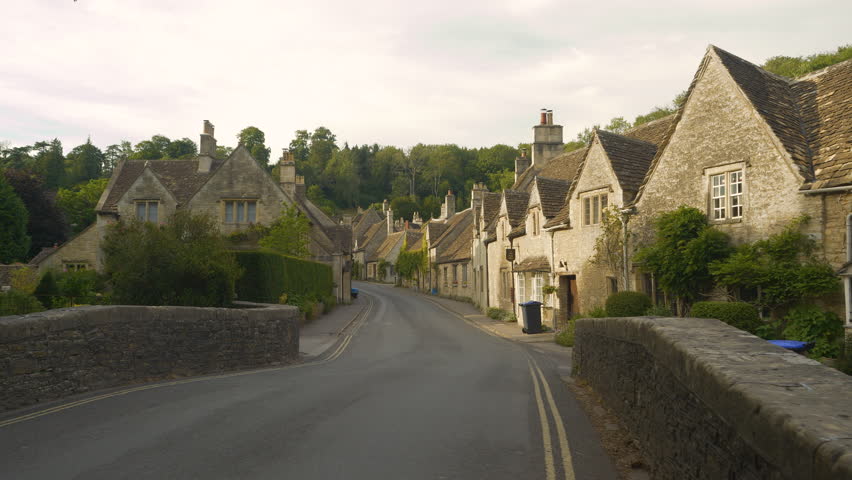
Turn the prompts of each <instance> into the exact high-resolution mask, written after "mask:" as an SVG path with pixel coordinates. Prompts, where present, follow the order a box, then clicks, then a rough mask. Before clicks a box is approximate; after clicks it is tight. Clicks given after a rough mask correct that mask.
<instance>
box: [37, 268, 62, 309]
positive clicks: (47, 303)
mask: <svg viewBox="0 0 852 480" xmlns="http://www.w3.org/2000/svg"><path fill="white" fill-rule="evenodd" d="M33 295H35V296H36V298H37V299H38V300H39V301H40V302H41V304H42V305H44V308H53V300H54V298H56V297H58V296H59V286H58V285H57V284H56V275H54V273H53V272H52V271H50V270H48V271H47V272H45V274H44V275H42V276H41V280H40V281H39V282H38V286H37V287H36V289H35V292H33Z"/></svg>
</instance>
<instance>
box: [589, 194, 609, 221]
mask: <svg viewBox="0 0 852 480" xmlns="http://www.w3.org/2000/svg"><path fill="white" fill-rule="evenodd" d="M608 201H609V198H608V196H607V194H606V193H601V194H599V195H591V196H588V197H585V198H584V199H583V225H597V224H599V223H601V219H602V218H603V211H604V210H605V209H606V207H607V204H608V203H607V202H608Z"/></svg>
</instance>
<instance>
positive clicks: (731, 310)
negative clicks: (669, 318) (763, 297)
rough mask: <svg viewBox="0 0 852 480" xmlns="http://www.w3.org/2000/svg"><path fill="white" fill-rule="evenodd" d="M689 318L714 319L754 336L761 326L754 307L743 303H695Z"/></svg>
mask: <svg viewBox="0 0 852 480" xmlns="http://www.w3.org/2000/svg"><path fill="white" fill-rule="evenodd" d="M689 316H690V317H696V318H715V319H716V320H721V321H723V322H725V323H727V324H728V325H730V326H732V327H736V328H739V329H740V330H745V331H747V332H749V333H753V334H755V335H756V334H757V331H758V328H760V327H761V326H762V325H763V322H762V321H761V320H760V317H759V316H758V314H757V309H756V308H754V305H751V304H750V303H745V302H695V303H694V304H692V310H691V311H690V312H689Z"/></svg>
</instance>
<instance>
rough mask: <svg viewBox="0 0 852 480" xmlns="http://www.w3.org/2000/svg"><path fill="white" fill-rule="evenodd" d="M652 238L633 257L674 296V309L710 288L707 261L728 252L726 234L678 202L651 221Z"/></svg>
mask: <svg viewBox="0 0 852 480" xmlns="http://www.w3.org/2000/svg"><path fill="white" fill-rule="evenodd" d="M655 237H656V238H655V241H654V243H652V244H651V245H648V246H646V247H645V248H643V249H641V250H640V251H639V252H638V253H637V255H636V257H635V261H636V263H638V264H639V265H641V268H642V270H644V271H647V272H651V273H653V274H654V277H655V278H656V279H657V283H658V284H659V285H660V288H662V290H663V291H664V292H666V293H668V294H669V295H674V296H675V297H677V299H678V307H679V308H678V310H679V312H680V313H681V314H683V312H684V311H685V310H686V309H685V308H684V307H685V305H684V303H690V302H691V301H694V300H695V299H696V298H698V296H699V295H700V294H701V293H702V292H705V291H706V290H708V289H709V288H710V286H711V285H712V284H713V277H712V276H711V274H710V271H709V265H710V263H712V262H714V261H716V260H722V259H725V258H727V257H728V255H730V253H731V247H730V245H729V241H728V236H727V235H725V234H724V233H722V232H720V231H718V230H716V229H714V228H711V227H710V226H709V225H708V223H707V217H706V216H705V215H704V213H702V212H701V210H698V209H697V208H693V207H687V206H681V207H679V208H678V209H677V210H672V211H669V212H664V213H662V214H660V215H659V216H658V217H657V219H656V222H655Z"/></svg>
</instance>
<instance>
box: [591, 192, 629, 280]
mask: <svg viewBox="0 0 852 480" xmlns="http://www.w3.org/2000/svg"><path fill="white" fill-rule="evenodd" d="M623 228H624V218H623V217H622V215H621V213H620V212H619V211H618V206H616V205H612V206H610V207H608V208H606V209H604V211H603V216H602V218H601V233H600V235H598V238H597V239H595V254H594V256H593V257H592V263H594V264H596V265H601V266H604V267H606V268H608V269H609V271H610V273H613V274H615V275H616V278H618V279H619V280H618V283H619V286H620V287H619V288H624V278H622V275H621V273H622V270H623V269H624V230H623ZM628 235H629V234H628Z"/></svg>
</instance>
